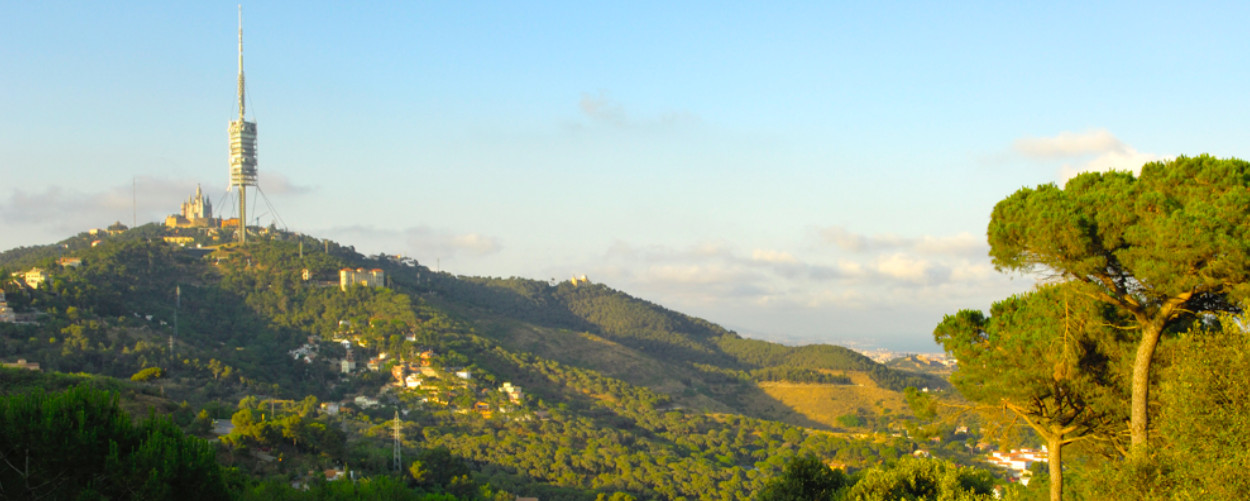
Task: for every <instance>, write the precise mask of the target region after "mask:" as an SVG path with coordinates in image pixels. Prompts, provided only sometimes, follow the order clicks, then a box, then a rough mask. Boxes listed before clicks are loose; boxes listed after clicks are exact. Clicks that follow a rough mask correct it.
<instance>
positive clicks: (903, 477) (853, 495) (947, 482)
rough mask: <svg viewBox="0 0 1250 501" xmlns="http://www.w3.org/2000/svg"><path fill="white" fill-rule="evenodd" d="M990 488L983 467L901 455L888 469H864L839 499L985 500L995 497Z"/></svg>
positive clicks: (990, 482) (990, 485)
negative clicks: (857, 479)
mask: <svg viewBox="0 0 1250 501" xmlns="http://www.w3.org/2000/svg"><path fill="white" fill-rule="evenodd" d="M993 488H994V477H993V476H991V475H990V473H989V472H987V471H985V470H978V469H975V468H968V467H962V466H959V465H956V464H954V463H951V462H948V461H944V460H938V459H915V458H905V459H902V460H900V461H899V462H898V464H897V465H895V466H894V467H892V468H871V469H868V470H866V471H865V472H864V475H863V477H862V478H860V479H859V481H858V482H856V483H855V485H853V486H851V488H850V489H847V491H846V492H845V493H844V495H843V497H842V499H846V500H849V501H877V500H894V499H900V500H901V499H930V500H934V501H989V500H991V499H995V498H994V495H993V494H992V492H993ZM811 499H817V498H811Z"/></svg>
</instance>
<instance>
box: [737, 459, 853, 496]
mask: <svg viewBox="0 0 1250 501" xmlns="http://www.w3.org/2000/svg"><path fill="white" fill-rule="evenodd" d="M847 483H848V482H847V478H846V475H845V474H843V473H842V471H841V470H834V469H832V468H829V466H827V465H825V463H824V462H822V461H821V460H820V458H818V457H816V456H815V455H812V454H808V455H806V456H802V457H797V458H794V459H792V460H790V462H789V463H786V467H785V469H784V470H783V471H782V473H781V476H780V477H777V478H774V479H772V480H770V481H769V482H768V483H767V484H766V485H764V488H763V489H761V490H760V492H759V494H757V495H756V496H755V499H756V500H757V501H817V500H821V499H833V496H834V494H837V492H838V490H840V489H842V488H843V487H845V486H846V485H847Z"/></svg>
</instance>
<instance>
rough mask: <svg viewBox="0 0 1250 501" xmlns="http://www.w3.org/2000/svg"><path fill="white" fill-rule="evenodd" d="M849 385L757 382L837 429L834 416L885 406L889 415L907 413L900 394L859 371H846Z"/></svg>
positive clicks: (871, 412)
mask: <svg viewBox="0 0 1250 501" xmlns="http://www.w3.org/2000/svg"><path fill="white" fill-rule="evenodd" d="M846 375H847V376H849V377H850V378H851V382H852V383H853V384H852V385H832V384H798V383H760V384H759V387H760V389H762V390H763V391H764V393H766V394H767V395H768V396H769V397H771V398H772V399H773V400H775V401H777V402H780V403H782V404H783V405H785V406H786V407H787V408H789V409H790V410H791V411H793V412H794V413H796V414H799V415H801V416H803V418H805V419H807V420H810V421H814V422H816V423H820V424H822V425H824V426H827V427H829V428H834V429H838V428H839V426H838V424H837V418H838V416H843V415H846V414H861V415H869V416H872V415H880V414H882V413H883V412H884V411H885V410H886V409H889V411H890V414H893V415H909V414H910V411H909V410H908V408H907V403H906V402H905V401H904V400H903V394H902V393H899V392H896V391H891V390H887V389H885V388H881V387H879V386H877V384H876V383H874V382H873V381H872V379H870V378H869V377H868V374H866V373H863V372H847V373H846Z"/></svg>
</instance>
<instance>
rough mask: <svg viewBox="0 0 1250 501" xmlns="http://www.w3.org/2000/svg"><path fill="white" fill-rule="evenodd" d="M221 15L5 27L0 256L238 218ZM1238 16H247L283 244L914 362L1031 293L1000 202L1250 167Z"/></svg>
mask: <svg viewBox="0 0 1250 501" xmlns="http://www.w3.org/2000/svg"><path fill="white" fill-rule="evenodd" d="M236 9H237V7H236V4H234V3H223V2H194V3H193V2H150V3H136V2H117V3H108V4H106V3H88V2H81V3H79V2H73V3H65V2H8V3H4V4H0V175H2V176H3V179H4V181H3V182H0V248H11V247H15V246H21V245H33V244H42V243H50V242H53V241H56V240H59V239H60V238H63V237H65V236H67V235H69V234H73V233H76V232H78V231H82V230H85V229H88V228H92V227H99V226H105V225H107V224H109V223H111V222H113V221H115V220H121V221H123V222H126V223H129V222H130V220H131V218H132V210H136V209H137V213H138V219H139V220H140V222H141V223H142V222H148V221H156V220H160V219H162V218H163V217H164V215H166V214H169V213H172V212H175V211H176V210H177V208H178V203H179V202H180V201H181V200H182V199H184V198H186V197H187V196H188V195H189V194H190V193H191V192H193V191H194V189H195V185H196V184H197V183H200V184H202V185H203V187H204V190H205V192H206V193H207V194H209V195H210V197H211V198H212V200H213V201H214V202H218V201H219V200H222V199H223V195H224V194H225V191H226V184H227V164H226V160H227V158H226V124H227V122H228V121H229V120H230V119H231V118H232V115H233V114H234V113H235V110H234V104H235V99H234V92H235V66H236V59H235V50H236V46H235V43H236V25H235V21H236ZM1246 14H1247V7H1246V6H1244V5H1241V4H1236V3H1229V4H1216V3H1208V4H1204V5H1199V6H1190V5H1181V4H1179V3H1176V4H1164V3H1141V2H1134V3H1128V2H1118V3H1104V4H1100V5H1087V3H1086V2H1079V3H1077V2H1074V3H1059V2H1052V3H1045V4H1039V5H1002V4H1001V3H991V2H985V3H959V4H955V5H929V4H922V3H890V2H874V3H860V4H841V3H836V2H812V3H784V4H777V5H761V4H747V3H737V4H734V5H723V2H715V3H713V2H708V3H695V2H686V3H683V2H654V3H644V2H628V3H625V2H615V3H587V2H566V3H560V2H546V3H542V4H541V5H522V4H518V3H516V2H498V3H477V2H442V3H418V2H394V3H375V4H362V5H361V4H347V3H343V2H290V3H287V2H263V3H254V4H247V5H244V31H245V35H244V36H245V41H244V44H245V58H246V63H245V64H246V72H247V81H248V101H249V103H248V111H249V118H251V119H254V120H256V121H257V122H258V124H259V149H260V164H259V170H260V172H261V189H262V190H264V192H265V194H266V196H267V197H268V198H269V199H270V200H271V201H272V203H273V204H274V205H275V206H276V207H277V211H278V214H279V215H280V216H281V218H282V220H283V221H284V222H285V223H286V225H287V227H288V228H289V229H291V230H293V231H299V232H304V233H309V234H312V235H316V236H320V237H329V238H333V239H335V240H338V241H341V242H343V243H347V244H354V245H355V246H356V247H357V249H358V250H361V251H363V252H367V253H370V254H373V253H377V252H386V253H392V254H403V255H407V256H412V257H415V258H417V259H418V260H420V261H421V262H422V263H423V264H427V265H430V266H432V267H440V268H441V269H443V270H445V271H449V272H452V273H456V274H463V275H489V276H504V277H506V276H522V277H529V278H537V279H548V278H555V279H563V278H567V277H569V276H573V275H581V274H586V275H587V276H589V278H590V279H591V280H592V281H597V282H602V283H605V284H607V285H609V286H612V287H615V288H618V289H621V290H624V291H626V292H629V293H631V294H634V295H637V296H641V297H643V298H646V299H649V300H652V301H654V302H657V303H660V304H663V305H665V306H668V307H670V308H673V309H676V310H679V311H683V312H686V313H690V314H693V315H697V316H701V317H704V318H707V319H709V320H712V321H714V322H717V323H720V324H722V325H725V326H726V327H729V328H731V329H735V330H737V331H739V332H740V333H742V334H744V335H748V336H752V337H760V338H766V339H773V340H780V341H785V342H790V343H812V342H826V343H840V344H852V343H854V344H860V345H875V346H885V347H892V348H897V349H907V350H917V351H928V350H932V349H934V345H933V343H932V337H931V334H930V333H931V331H932V328H933V326H935V325H936V324H937V322H938V321H940V319H941V316H942V315H943V314H944V313H952V312H954V311H956V310H958V309H960V308H982V309H984V308H988V306H989V305H990V304H991V303H992V302H993V301H994V300H996V299H999V298H1002V297H1004V296H1006V295H1009V294H1012V293H1015V292H1018V291H1021V290H1025V289H1027V288H1028V287H1030V286H1031V284H1032V283H1033V282H1032V278H1031V277H1026V276H1015V277H1012V276H1007V275H1003V274H1000V273H997V272H996V271H994V270H993V267H992V266H991V265H990V263H989V260H988V258H987V257H986V252H987V247H986V245H985V238H984V233H985V226H986V224H987V222H988V218H989V214H990V211H991V210H992V208H993V205H994V203H996V202H997V201H998V200H1001V199H1002V198H1004V197H1006V196H1007V195H1009V194H1010V193H1012V192H1013V191H1015V190H1016V189H1018V188H1020V187H1022V186H1033V185H1037V184H1040V183H1048V182H1062V181H1063V180H1064V179H1066V178H1067V177H1069V176H1071V175H1072V174H1073V173H1075V172H1080V171H1084V170H1097V169H1107V168H1117V169H1132V168H1135V167H1139V166H1140V165H1141V163H1143V162H1146V161H1151V160H1158V159H1166V158H1170V157H1173V156H1175V155H1182V154H1184V155H1195V154H1200V153H1211V154H1213V155H1216V156H1220V157H1229V156H1236V157H1241V158H1245V157H1246V156H1247V152H1246V147H1245V139H1244V138H1246V137H1247V132H1248V131H1247V128H1248V127H1247V125H1246V123H1245V120H1244V118H1243V117H1245V116H1247V108H1248V107H1250V99H1247V97H1246V96H1247V93H1246V92H1245V89H1246V84H1245V82H1250V78H1248V77H1250V75H1247V68H1250V65H1248V64H1247V60H1246V59H1247V57H1246V54H1250V51H1248V50H1247V49H1250V47H1247V45H1250V42H1247V41H1246V38H1245V37H1244V36H1242V35H1241V28H1242V26H1241V24H1242V23H1241V20H1243V19H1246V18H1247V16H1246ZM132 181H133V183H134V185H135V186H136V187H137V191H138V201H137V204H136V205H135V207H134V208H132V203H131V186H132ZM221 209H224V207H219V212H220V210H221ZM256 212H257V213H261V217H262V218H265V219H264V221H263V222H266V223H267V222H268V221H269V220H271V219H272V215H268V214H264V213H265V212H267V211H265V210H258V211H256Z"/></svg>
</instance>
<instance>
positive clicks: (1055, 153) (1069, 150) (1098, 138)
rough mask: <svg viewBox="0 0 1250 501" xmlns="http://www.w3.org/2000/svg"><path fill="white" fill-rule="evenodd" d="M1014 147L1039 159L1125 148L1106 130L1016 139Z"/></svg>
mask: <svg viewBox="0 0 1250 501" xmlns="http://www.w3.org/2000/svg"><path fill="white" fill-rule="evenodd" d="M1014 147H1015V150H1016V151H1018V152H1020V153H1023V154H1024V155H1026V156H1030V157H1039V158H1055V157H1072V156H1080V155H1088V154H1091V153H1103V152H1107V151H1118V150H1121V149H1124V148H1126V146H1125V144H1124V143H1123V142H1121V141H1120V140H1119V139H1118V138H1116V137H1115V135H1113V134H1111V132H1110V131H1108V130H1107V129H1096V130H1090V131H1086V132H1069V131H1063V132H1060V133H1059V134H1058V135H1055V136H1052V137H1025V138H1020V139H1017V140H1016V142H1015V144H1014Z"/></svg>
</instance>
